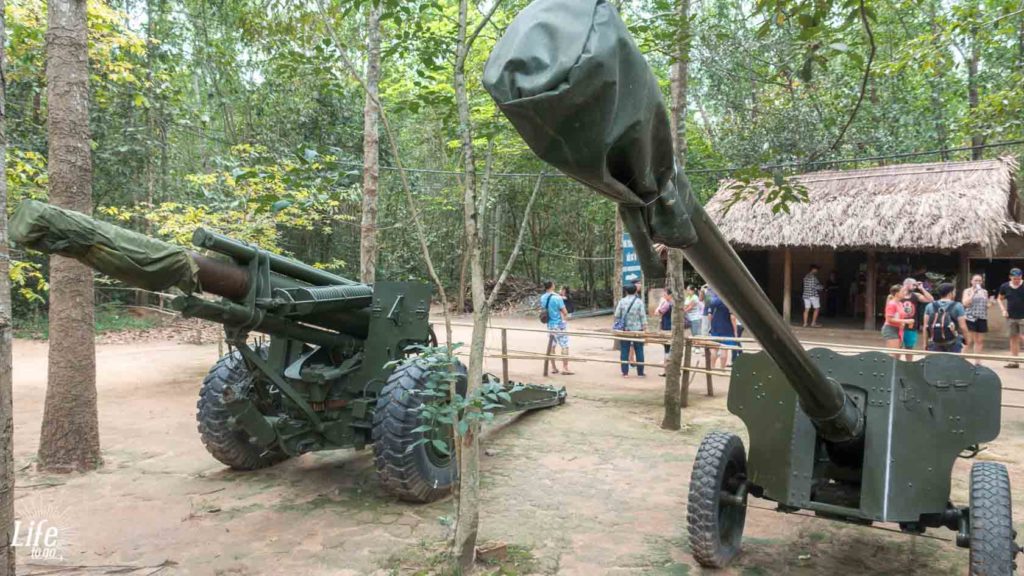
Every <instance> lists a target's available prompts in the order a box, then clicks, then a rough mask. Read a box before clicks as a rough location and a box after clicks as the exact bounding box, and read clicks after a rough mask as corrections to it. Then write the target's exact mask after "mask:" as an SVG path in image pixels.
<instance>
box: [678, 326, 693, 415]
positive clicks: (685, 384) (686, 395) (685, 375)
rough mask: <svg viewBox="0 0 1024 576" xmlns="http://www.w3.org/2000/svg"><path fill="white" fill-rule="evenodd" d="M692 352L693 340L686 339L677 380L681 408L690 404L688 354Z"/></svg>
mask: <svg viewBox="0 0 1024 576" xmlns="http://www.w3.org/2000/svg"><path fill="white" fill-rule="evenodd" d="M692 353H693V341H692V340H690V339H689V338H687V339H686V346H685V347H684V348H683V372H682V378H681V380H680V382H679V387H680V391H681V394H680V395H679V400H680V405H681V406H682V407H683V408H687V407H689V406H690V376H691V374H690V356H691V355H692Z"/></svg>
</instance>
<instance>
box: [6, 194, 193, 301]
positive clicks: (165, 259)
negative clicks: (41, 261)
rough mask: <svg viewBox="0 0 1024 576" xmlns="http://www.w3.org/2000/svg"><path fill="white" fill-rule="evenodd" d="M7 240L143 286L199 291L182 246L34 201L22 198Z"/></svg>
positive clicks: (147, 287)
mask: <svg viewBox="0 0 1024 576" xmlns="http://www.w3.org/2000/svg"><path fill="white" fill-rule="evenodd" d="M9 228H10V229H9V232H10V236H11V239H12V240H14V241H15V242H17V243H18V244H20V245H22V246H25V247H27V248H31V249H33V250H38V251H40V252H44V253H47V254H59V255H61V256H67V257H68V258H74V259H75V260H78V261H79V262H81V263H83V264H85V265H86V266H88V267H90V268H92V269H94V270H97V271H99V272H102V273H104V274H106V275H108V276H110V277H112V278H116V279H118V280H120V281H122V282H124V283H125V284H129V285H131V286H136V287H139V288H143V289H145V290H166V289H167V288H170V287H172V286H176V287H178V288H180V289H181V290H183V291H185V292H197V291H199V280H198V276H197V274H198V268H197V267H196V264H195V262H194V261H193V260H192V257H191V256H189V253H188V251H187V250H185V249H184V248H182V247H180V246H174V245H172V244H168V243H167V242H163V241H161V240H156V239H153V238H149V237H146V236H143V235H142V234H138V233H136V232H132V231H130V230H124V229H122V228H118V227H116V226H113V225H111V224H107V223H106V222H101V221H99V220H94V219H92V218H90V217H88V216H86V215H85V214H82V213H80V212H73V211H70V210H64V209H63V208H58V207H56V206H51V205H49V204H45V203H43V202H37V201H35V200H25V201H24V202H22V203H21V205H19V206H18V209H17V210H15V211H14V216H12V217H11V221H10V223H9Z"/></svg>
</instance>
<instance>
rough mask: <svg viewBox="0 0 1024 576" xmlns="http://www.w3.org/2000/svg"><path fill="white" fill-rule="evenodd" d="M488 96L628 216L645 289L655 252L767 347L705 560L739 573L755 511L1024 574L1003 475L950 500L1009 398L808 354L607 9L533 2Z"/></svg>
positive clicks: (546, 156)
mask: <svg viewBox="0 0 1024 576" xmlns="http://www.w3.org/2000/svg"><path fill="white" fill-rule="evenodd" d="M483 82H484V86H485V87H486V88H487V90H488V91H489V92H490V94H491V96H492V97H493V98H494V100H495V101H496V102H497V104H498V106H499V108H500V109H501V111H502V112H503V113H504V114H505V115H506V116H507V117H508V119H509V120H510V121H511V122H512V124H513V126H515V128H516V129H517V130H518V131H519V133H520V135H521V136H522V137H523V139H524V140H525V141H526V143H527V144H528V145H529V146H530V148H531V149H532V150H533V151H534V152H535V153H536V154H537V155H538V156H539V157H540V158H541V159H543V160H545V161H546V162H548V163H550V164H552V165H553V166H555V167H557V168H559V169H560V170H562V171H563V172H565V173H566V174H568V175H569V176H571V177H573V178H575V179H577V180H579V181H580V182H582V183H583V184H585V185H587V186H589V187H591V188H592V189H594V190H595V191H596V192H598V193H600V194H602V195H604V196H607V197H608V198H610V199H612V200H614V201H615V202H616V203H618V209H619V213H620V214H621V215H622V219H623V222H624V224H625V226H626V228H627V230H628V231H629V232H630V234H631V237H632V239H633V243H634V245H635V247H636V249H637V251H638V257H639V260H640V263H641V266H642V267H643V269H644V273H645V276H647V277H648V278H649V279H652V278H653V279H658V278H663V277H664V275H665V269H664V266H663V264H662V263H661V262H660V260H659V258H658V256H657V254H656V251H655V250H653V244H654V243H655V242H660V243H663V244H665V245H667V246H669V247H673V248H679V249H682V250H683V252H684V253H685V256H686V258H687V260H688V261H689V262H690V264H692V265H693V266H694V268H696V270H697V271H698V272H700V274H701V275H702V276H703V277H704V279H705V280H707V281H708V282H709V283H710V284H711V285H712V286H713V287H714V288H715V290H716V291H717V293H718V294H719V295H720V297H721V298H722V299H723V301H725V302H726V304H727V305H728V306H729V307H730V308H731V309H732V311H733V312H734V313H735V314H736V315H737V316H738V317H739V318H741V319H742V320H743V322H744V324H745V325H746V327H747V328H748V329H750V330H751V331H752V332H753V333H754V334H755V335H756V337H757V338H758V340H759V341H760V343H761V345H762V347H763V348H764V351H762V352H758V353H753V354H751V353H744V354H742V355H741V356H739V358H738V360H737V361H736V362H735V364H734V366H733V369H732V374H731V381H730V385H729V397H728V407H729V410H730V411H731V412H732V413H733V414H736V415H737V416H739V417H740V419H742V420H743V422H744V423H745V424H746V426H747V430H748V432H749V437H750V444H751V445H750V454H749V457H748V455H747V453H746V451H745V449H744V446H743V442H742V440H741V439H740V438H739V437H738V436H736V435H735V434H731V433H727V432H711V433H710V434H708V435H707V436H705V438H704V440H703V442H702V443H701V445H700V447H699V449H698V452H697V458H696V461H695V462H694V467H693V473H692V476H691V480H690V493H689V500H688V509H687V520H688V525H689V535H690V546H691V548H692V552H693V555H694V557H695V558H696V560H697V561H698V562H699V563H701V564H702V565H705V566H709V567H723V566H725V565H727V564H729V562H730V561H731V560H732V559H733V558H734V557H735V556H736V554H737V553H738V552H739V549H740V540H741V537H742V533H743V527H744V523H745V518H746V510H747V500H748V498H749V497H751V496H753V497H759V498H764V499H767V500H772V501H775V502H776V503H777V507H778V510H779V511H782V512H795V511H797V510H801V509H803V510H809V511H812V512H814V513H815V514H816V515H818V516H823V517H827V518H831V519H835V520H840V521H845V522H852V523H859V524H871V523H873V522H889V523H895V524H898V526H899V527H900V529H902V530H903V531H905V532H908V533H911V534H920V533H923V532H924V531H925V530H926V529H927V528H933V527H946V528H949V529H951V530H954V531H955V532H956V533H957V537H956V542H957V544H958V545H959V546H962V547H967V548H970V560H969V564H970V574H972V575H986V576H1006V575H1009V574H1012V573H1013V571H1014V569H1015V565H1014V559H1015V557H1016V554H1017V553H1018V552H1019V547H1018V546H1017V544H1016V543H1015V541H1014V539H1015V536H1016V534H1015V532H1014V530H1013V522H1012V514H1011V499H1010V483H1009V476H1008V474H1007V470H1006V468H1005V466H1003V465H1002V464H998V463H995V462H977V463H975V464H974V465H973V466H972V468H971V475H970V502H969V505H968V506H956V505H954V504H953V503H952V501H951V499H950V484H951V482H950V476H951V474H952V468H953V464H954V462H955V461H956V459H957V457H958V456H965V457H972V456H973V455H976V454H977V452H978V446H979V445H980V443H982V442H988V441H991V440H993V439H995V438H996V436H997V435H998V434H999V427H1000V398H1001V384H1000V381H999V378H998V376H997V375H996V374H995V373H994V372H993V371H992V370H990V369H988V368H985V367H979V366H974V365H972V364H970V363H969V362H967V361H966V360H965V359H963V358H961V357H959V356H956V355H935V356H928V357H926V358H925V359H924V360H920V361H917V362H903V361H899V360H897V359H894V358H893V357H891V356H889V355H887V354H881V353H874V352H872V353H864V354H856V355H840V354H836V353H834V352H832V351H830V350H827V349H812V350H809V351H808V350H804V348H803V347H802V346H801V344H800V342H799V341H798V340H797V339H796V337H795V335H794V334H793V332H792V331H791V330H790V328H789V325H788V321H786V320H783V319H782V318H781V317H780V316H779V314H778V313H777V312H776V310H775V308H774V306H772V304H771V302H770V301H769V300H768V298H767V297H766V296H765V294H764V292H763V291H762V290H761V288H760V287H759V286H758V285H757V283H756V282H755V280H754V279H753V277H752V276H751V275H750V273H749V272H748V271H747V269H746V267H745V266H744V265H743V263H742V262H741V261H740V259H739V257H738V256H737V255H736V253H735V252H734V251H733V249H732V247H731V246H730V245H729V243H728V242H727V241H726V240H725V239H724V238H723V237H722V235H721V233H720V232H719V231H718V229H717V227H716V226H715V224H714V223H713V222H712V221H711V219H710V218H709V217H708V215H707V214H706V213H705V211H704V209H703V208H702V207H701V206H700V204H699V203H698V202H697V201H696V199H695V198H694V195H693V193H692V192H691V190H690V185H689V182H688V181H687V179H686V176H685V175H684V174H683V171H682V170H681V169H679V168H678V167H677V166H676V164H675V159H674V153H673V144H672V134H671V131H670V123H669V120H668V115H667V113H666V110H665V106H664V103H663V101H662V95H661V90H660V88H659V85H658V82H657V80H656V78H655V77H654V75H653V73H652V72H651V70H650V68H649V67H648V65H647V63H646V61H645V60H644V57H643V55H642V54H641V53H640V51H639V50H638V49H637V47H636V45H635V44H634V42H633V40H632V38H631V37H630V35H629V32H628V31H627V30H626V27H625V26H624V25H623V23H622V21H621V20H620V19H619V16H618V14H617V12H616V10H615V9H614V7H612V5H611V4H609V3H608V2H607V1H606V0H537V1H535V2H533V3H532V4H530V5H529V6H528V7H527V8H526V9H524V10H523V11H522V12H521V13H520V14H519V15H518V16H517V17H516V19H515V20H514V21H513V22H512V24H511V25H510V26H509V27H508V28H507V29H506V32H505V34H504V36H503V37H502V38H501V40H500V41H499V42H498V44H497V45H496V46H495V48H494V51H493V52H492V53H491V55H490V58H489V59H488V62H487V65H486V68H485V70H484V75H483Z"/></svg>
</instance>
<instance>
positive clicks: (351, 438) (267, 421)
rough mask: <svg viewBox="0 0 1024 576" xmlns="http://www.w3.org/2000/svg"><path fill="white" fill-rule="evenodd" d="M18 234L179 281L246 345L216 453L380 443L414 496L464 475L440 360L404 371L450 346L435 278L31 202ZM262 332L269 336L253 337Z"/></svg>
mask: <svg viewBox="0 0 1024 576" xmlns="http://www.w3.org/2000/svg"><path fill="white" fill-rule="evenodd" d="M10 233H11V239H12V240H14V241H15V242H17V243H18V244H19V245H22V246H25V247H28V248H31V249H34V250H39V251H41V252H45V253H48V254H59V255H62V256H67V257H70V258H74V259H76V260H78V261H79V262H82V263H83V264H85V265H87V266H89V267H91V268H93V269H95V270H97V271H99V272H103V273H104V274H107V275H108V276H111V277H113V278H116V279H118V280H121V281H122V282H124V283H126V284H128V285H131V286H137V287H140V288H145V289H147V290H166V289H170V288H172V287H174V288H178V289H180V290H181V291H182V292H184V294H183V295H181V296H178V297H176V298H175V299H174V301H173V302H172V306H173V307H174V308H175V309H177V310H179V311H180V312H181V314H182V315H184V316H186V317H196V318H202V319H204V320H208V321H210V322H216V323H220V324H223V326H224V332H225V339H226V341H227V342H228V344H229V345H231V347H232V348H233V350H232V351H231V353H229V354H228V355H226V356H224V357H222V358H221V359H220V360H218V361H217V363H216V364H214V366H213V368H211V369H210V372H209V374H208V375H207V376H206V378H205V379H204V380H203V385H202V388H201V390H200V394H199V402H198V411H197V415H196V419H197V421H198V423H199V433H200V435H201V436H202V440H203V444H204V445H205V446H206V449H207V450H208V451H209V452H210V454H212V455H213V457H214V458H216V459H217V460H219V461H221V462H223V463H224V464H226V465H228V466H230V467H231V468H235V469H239V470H253V469H257V468H263V467H266V466H270V465H273V464H275V463H277V462H280V461H281V460H284V459H286V458H289V457H292V456H297V455H300V454H303V453H306V452H312V451H318V450H333V449H339V448H356V449H362V448H365V447H366V445H367V444H371V443H372V444H373V448H374V456H375V464H376V468H377V472H378V476H379V478H380V480H381V482H382V484H383V486H384V487H385V489H387V490H388V491H390V492H392V493H393V494H395V495H397V496H398V497H400V498H402V499H404V500H409V501H414V502H429V501H432V500H436V499H438V498H441V497H443V496H444V495H446V494H448V493H449V492H450V490H451V486H452V483H453V482H454V480H455V479H456V477H457V465H456V463H455V462H454V459H453V458H452V457H451V456H450V455H451V454H452V453H453V451H452V450H451V449H450V448H451V441H452V434H451V430H450V427H449V428H446V429H440V430H435V429H431V430H426V431H424V430H423V429H421V424H422V422H421V420H422V414H421V412H420V410H419V408H420V407H421V406H422V405H423V403H424V402H425V401H430V398H428V397H427V396H425V395H421V394H420V392H423V391H425V390H426V389H427V380H428V378H429V371H428V367H427V363H426V362H424V361H416V360H415V358H413V360H412V361H407V362H401V363H399V366H398V367H397V368H392V367H391V366H392V362H394V361H396V360H403V359H408V358H409V357H410V356H415V355H416V352H417V347H418V346H436V345H437V338H436V336H435V335H434V332H433V330H432V328H431V326H430V324H429V310H430V297H431V288H430V286H429V285H428V284H423V283H416V282H378V283H376V284H374V285H373V286H369V285H366V284H360V283H358V282H353V281H351V280H347V279H345V278H342V277H340V276H337V275H335V274H331V273H329V272H326V271H323V270H319V269H317V268H314V267H312V266H308V265H306V264H303V263H301V262H298V261H296V260H293V259H290V258H286V257H283V256H280V255H277V254H272V253H270V252H268V251H266V250H263V249H261V248H259V247H256V246H253V245H251V244H248V243H245V242H240V241H238V240H234V239H232V238H229V237H227V236H223V235H221V234H217V233H215V232H211V231H209V230H205V229H202V228H200V229H197V230H196V231H195V233H194V235H193V237H192V242H193V244H194V245H195V246H196V247H198V248H202V249H205V250H208V251H209V252H211V253H215V254H218V255H220V257H218V258H213V257H209V256H205V255H202V254H199V253H197V252H194V251H190V250H187V249H185V248H183V247H180V246H174V245H172V244H168V243H166V242H163V241H161V240H156V239H153V238H149V237H147V236H144V235H142V234H138V233H136V232H132V231H129V230H125V229H123V228H119V227H117V226H114V225H111V224H108V223H106V222H101V221H97V220H94V219H92V218H90V217H88V216H85V215H84V214H80V213H77V212H72V211H68V210H64V209H61V208H57V207H55V206H50V205H47V204H44V203H41V202H36V201H31V200H28V201H25V202H22V204H21V205H20V206H19V207H18V209H17V210H16V211H15V213H14V216H13V217H12V219H11V222H10ZM204 292H205V293H208V294H212V295H215V296H219V297H220V298H219V299H210V298H205V297H203V296H201V294H202V293H204ZM254 332H259V333H263V334H267V335H269V336H270V338H269V343H267V344H259V345H256V346H252V345H250V344H249V343H248V340H249V336H250V334H252V333H254ZM457 370H458V372H459V376H458V381H457V383H456V390H457V391H458V392H459V393H460V394H465V390H466V380H465V369H464V368H463V367H462V366H461V365H458V366H457ZM485 378H494V377H493V376H490V375H485ZM505 391H507V392H509V398H510V400H507V401H504V402H502V403H501V405H500V407H499V408H496V409H494V410H493V412H515V411H523V410H532V409H535V408H545V407H550V406H556V405H559V404H562V403H564V402H565V397H566V392H565V388H559V389H556V388H553V387H550V386H539V385H534V384H517V383H505ZM424 438H426V439H427V440H430V441H427V442H421V441H420V440H422V439H424ZM435 439H436V440H441V441H442V442H444V444H445V445H447V447H448V448H449V449H441V448H439V447H438V446H437V443H435V442H433V440H435Z"/></svg>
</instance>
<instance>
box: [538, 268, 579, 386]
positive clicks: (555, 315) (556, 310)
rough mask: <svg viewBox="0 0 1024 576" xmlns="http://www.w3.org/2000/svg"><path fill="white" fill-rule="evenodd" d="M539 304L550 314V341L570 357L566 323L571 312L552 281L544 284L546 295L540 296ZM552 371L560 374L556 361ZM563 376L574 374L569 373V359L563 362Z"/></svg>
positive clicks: (552, 362)
mask: <svg viewBox="0 0 1024 576" xmlns="http://www.w3.org/2000/svg"><path fill="white" fill-rule="evenodd" d="M539 304H540V307H541V308H542V309H545V310H547V312H548V339H549V340H548V341H549V342H551V341H554V343H555V345H556V346H558V348H560V349H561V351H562V355H563V356H568V355H569V335H568V334H566V331H567V330H568V325H567V324H566V321H567V320H568V319H569V311H568V310H566V308H565V299H564V298H562V297H561V296H560V295H559V294H558V293H557V292H555V283H554V282H552V281H551V280H548V281H546V282H544V293H543V294H541V296H540V301H539ZM545 362H547V360H545ZM551 371H552V372H554V373H555V374H559V371H558V363H557V362H556V361H555V360H551ZM561 374H566V375H569V376H571V375H572V374H573V373H572V372H570V371H569V360H568V359H567V358H565V359H563V360H562V371H561Z"/></svg>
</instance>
